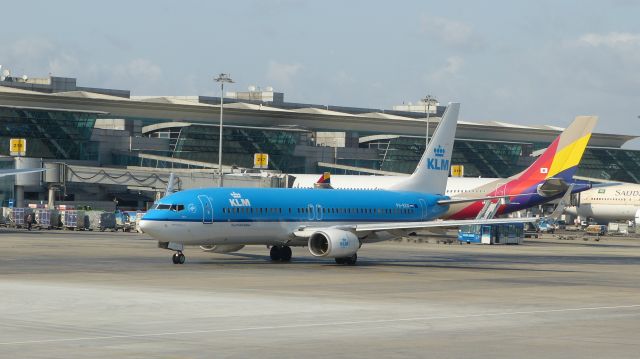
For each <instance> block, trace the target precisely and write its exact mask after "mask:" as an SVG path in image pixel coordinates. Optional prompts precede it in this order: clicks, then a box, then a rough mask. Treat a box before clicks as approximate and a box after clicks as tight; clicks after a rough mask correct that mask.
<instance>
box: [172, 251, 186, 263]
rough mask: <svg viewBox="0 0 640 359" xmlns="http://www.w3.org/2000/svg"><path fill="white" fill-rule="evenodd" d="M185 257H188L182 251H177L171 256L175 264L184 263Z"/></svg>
mask: <svg viewBox="0 0 640 359" xmlns="http://www.w3.org/2000/svg"><path fill="white" fill-rule="evenodd" d="M185 259H186V258H185V256H184V254H182V252H176V253H174V254H173V256H172V257H171V260H172V261H173V264H184V261H185Z"/></svg>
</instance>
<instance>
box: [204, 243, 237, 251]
mask: <svg viewBox="0 0 640 359" xmlns="http://www.w3.org/2000/svg"><path fill="white" fill-rule="evenodd" d="M242 248H244V245H243V244H217V245H214V246H212V245H209V246H200V249H202V250H203V251H205V252H212V253H231V252H237V251H239V250H241V249H242Z"/></svg>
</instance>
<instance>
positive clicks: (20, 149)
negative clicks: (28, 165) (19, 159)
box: [9, 138, 27, 156]
mask: <svg viewBox="0 0 640 359" xmlns="http://www.w3.org/2000/svg"><path fill="white" fill-rule="evenodd" d="M9 152H10V153H11V156H26V155H27V140H26V139H25V138H12V139H11V140H9Z"/></svg>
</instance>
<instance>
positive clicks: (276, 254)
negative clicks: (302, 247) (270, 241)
mask: <svg viewBox="0 0 640 359" xmlns="http://www.w3.org/2000/svg"><path fill="white" fill-rule="evenodd" d="M269 256H270V257H271V260H272V261H274V262H275V261H279V260H280V259H281V258H282V253H281V251H280V247H278V246H273V247H271V251H269Z"/></svg>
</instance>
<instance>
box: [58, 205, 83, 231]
mask: <svg viewBox="0 0 640 359" xmlns="http://www.w3.org/2000/svg"><path fill="white" fill-rule="evenodd" d="M60 219H61V222H62V227H63V228H64V229H69V230H75V231H80V230H85V229H86V228H87V225H86V220H85V212H84V211H82V210H75V209H73V210H65V211H61V212H60Z"/></svg>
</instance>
